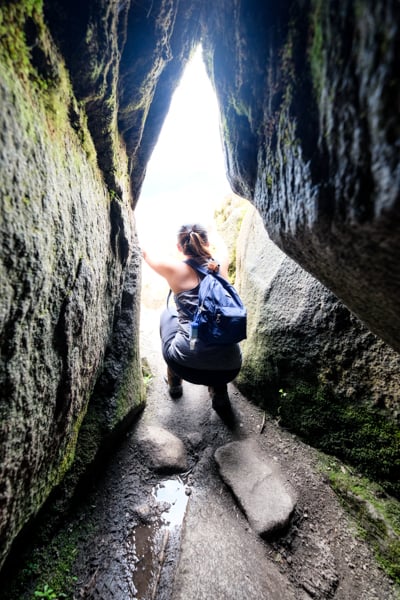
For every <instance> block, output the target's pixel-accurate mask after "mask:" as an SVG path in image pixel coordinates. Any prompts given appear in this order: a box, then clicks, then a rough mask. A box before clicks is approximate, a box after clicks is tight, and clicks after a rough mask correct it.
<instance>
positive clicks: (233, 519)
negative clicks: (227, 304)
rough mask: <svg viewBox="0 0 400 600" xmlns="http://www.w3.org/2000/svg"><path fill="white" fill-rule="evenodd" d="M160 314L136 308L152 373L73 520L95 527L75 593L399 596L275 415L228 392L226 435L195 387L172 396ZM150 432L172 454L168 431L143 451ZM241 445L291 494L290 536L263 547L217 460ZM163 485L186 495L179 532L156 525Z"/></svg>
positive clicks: (177, 597) (313, 456)
mask: <svg viewBox="0 0 400 600" xmlns="http://www.w3.org/2000/svg"><path fill="white" fill-rule="evenodd" d="M157 315H158V311H155V310H151V309H146V308H143V315H142V329H143V331H142V339H143V347H142V356H143V357H145V358H146V360H147V361H148V363H149V365H150V367H151V371H152V373H153V379H152V381H151V383H150V387H149V391H148V404H147V406H146V409H145V410H144V412H143V413H142V415H141V417H140V418H139V420H138V422H137V423H136V425H135V427H134V428H133V430H132V431H131V432H130V433H129V434H128V435H127V437H126V439H125V441H124V443H123V444H122V445H121V447H120V448H119V450H118V452H117V454H116V455H115V456H114V457H113V458H112V459H111V460H110V463H109V464H108V465H107V468H106V470H105V472H104V476H103V478H102V480H101V481H98V482H97V486H96V490H95V492H94V494H93V496H91V498H90V499H89V500H88V504H87V505H86V509H82V513H81V517H80V518H84V515H85V510H86V513H87V514H88V513H89V512H90V513H91V515H92V517H93V515H95V523H96V525H95V527H93V530H92V532H91V534H90V535H89V536H87V538H86V539H85V542H84V543H83V544H82V547H81V549H80V552H79V556H78V557H77V563H76V566H77V569H78V571H77V572H78V581H77V593H76V598H98V599H100V598H101V599H104V600H108V599H113V598H116V599H118V600H122V599H124V600H130V599H132V600H133V599H136V600H153V599H156V600H181V599H182V600H183V599H185V600H187V599H189V598H190V599H195V600H203V599H204V600H206V599H207V600H210V598H213V599H214V600H236V599H237V600H239V599H240V600H243V599H248V600H253V599H254V600H259V599H261V598H268V599H269V600H282V599H284V600H291V599H296V600H309V599H330V598H334V599H335V600H359V599H360V600H361V599H362V600H395V599H396V598H398V595H397V592H396V589H395V587H394V585H393V584H392V582H391V581H390V579H389V578H387V577H386V575H385V574H384V573H383V572H382V570H381V569H380V568H379V567H378V565H377V563H376V561H375V559H374V557H373V555H372V552H371V550H370V548H369V547H368V545H367V544H365V542H364V541H363V540H362V539H361V538H360V537H358V536H357V532H356V527H355V525H354V523H353V522H352V521H351V519H350V518H349V517H348V515H347V514H346V513H345V512H344V510H343V508H342V507H341V505H340V503H339V501H338V499H337V497H336V495H335V494H334V492H333V491H332V489H331V488H330V486H329V485H328V483H327V479H326V477H325V476H324V474H323V472H321V471H320V468H319V460H318V456H319V455H318V453H317V452H316V451H315V450H313V449H312V448H310V447H308V446H306V445H305V444H303V443H302V442H301V441H300V440H298V439H297V438H296V437H295V436H293V435H291V434H290V433H288V432H286V431H284V430H282V429H281V428H280V427H279V426H278V424H277V423H275V422H274V421H272V420H269V419H267V420H266V421H265V423H264V426H263V421H264V414H263V412H262V411H260V410H259V409H257V408H256V407H254V406H253V405H251V404H250V403H249V402H248V401H247V400H246V399H245V398H244V397H243V396H242V395H241V394H240V393H239V392H238V391H237V390H236V388H235V387H234V386H233V385H231V386H230V390H229V391H230V397H231V400H232V405H233V408H234V412H235V415H236V427H235V428H234V429H229V428H228V427H226V426H225V425H224V423H223V422H222V421H221V419H220V418H219V417H218V415H217V414H216V413H215V412H214V411H213V410H212V408H211V402H210V399H209V397H208V392H207V389H206V388H204V387H201V386H194V385H191V384H187V383H184V386H183V388H184V393H183V396H182V398H180V399H178V400H171V398H170V397H169V395H168V390H167V386H166V384H165V381H164V374H165V373H164V371H165V368H164V365H163V363H162V360H161V356H160V350H159V339H158V316H157ZM154 427H156V428H162V430H163V431H164V430H166V432H169V434H173V436H175V438H177V439H178V447H180V449H179V448H178V449H176V448H175V449H172V446H173V445H174V443H173V442H171V439H170V438H168V435H167V436H166V443H165V444H163V443H162V442H161V441H160V444H156V448H154V447H152V446H151V444H150V446H149V443H148V432H149V431H152V432H153V433H154V431H157V430H154V429H152V428H154ZM261 429H262V432H261ZM146 440H147V441H146ZM179 440H180V441H179ZM248 440H252V442H251V443H252V444H256V446H257V448H258V449H259V451H260V452H262V453H263V454H264V456H265V457H267V458H268V460H269V461H272V462H273V463H275V464H276V465H277V468H278V470H279V473H280V476H281V477H282V478H283V479H284V480H286V481H287V483H288V485H289V486H290V488H291V489H293V490H295V492H296V499H297V502H296V507H295V510H294V513H293V515H292V518H291V521H290V526H289V529H287V530H286V531H285V532H284V533H283V534H281V535H280V536H276V537H275V539H274V540H272V541H271V540H270V541H265V540H264V539H263V538H262V537H260V535H258V534H257V533H256V532H255V531H254V529H252V527H251V526H250V524H249V521H248V520H247V519H246V517H245V515H244V512H243V511H242V510H241V508H240V507H239V505H238V503H237V501H236V499H235V497H234V495H233V494H232V491H231V489H230V487H228V486H227V485H226V483H224V481H223V479H222V477H221V474H220V472H219V469H218V467H217V462H216V460H215V452H216V450H217V449H218V448H221V447H223V446H225V445H226V444H228V443H229V442H232V441H248ZM171 443H172V446H171ZM181 443H183V445H181ZM163 448H164V449H163ZM175 451H176V452H175ZM165 453H166V454H167V455H168V456H166V454H165ZM182 453H183V458H182ZM182 460H183V462H181V463H179V461H182ZM165 461H167V462H165ZM168 461H170V462H168ZM176 461H177V462H178V463H179V465H180V466H178V467H177V468H178V470H180V474H173V473H171V472H170V473H169V474H168V473H165V472H164V473H163V474H162V473H160V472H159V469H161V468H162V469H164V471H165V469H167V470H169V471H174V464H175V462H176ZM182 469H185V471H184V472H182ZM163 481H166V482H167V483H166V485H167V486H168V485H170V483H171V481H172V482H174V481H175V482H176V484H177V486H178V485H179V486H180V487H181V493H182V490H183V495H184V497H185V502H184V505H185V503H186V500H187V505H186V508H185V506H183V508H181V512H182V514H181V515H180V517H178V521H180V519H183V524H182V526H181V525H180V523H179V522H178V524H175V525H174V526H173V527H168V526H166V524H165V521H164V520H163V511H165V510H166V508H169V507H170V504H168V502H167V503H166V502H165V501H162V500H161V501H160V500H158V499H157V498H156V495H155V494H154V489H155V488H157V485H158V486H160V482H161V488H162V486H163V483H162V482H163ZM171 501H172V502H174V503H175V504H179V502H181V500H179V501H178V500H177V499H176V498H174V499H171ZM164 514H165V512H164ZM167 514H168V513H167ZM82 515H83V516H82ZM164 518H167V519H168V517H164Z"/></svg>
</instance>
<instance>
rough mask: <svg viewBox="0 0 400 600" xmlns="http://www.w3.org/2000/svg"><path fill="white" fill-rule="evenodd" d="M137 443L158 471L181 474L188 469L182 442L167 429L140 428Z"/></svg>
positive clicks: (156, 427) (154, 426) (154, 427)
mask: <svg viewBox="0 0 400 600" xmlns="http://www.w3.org/2000/svg"><path fill="white" fill-rule="evenodd" d="M137 441H138V443H139V445H140V447H141V449H142V452H143V453H144V454H145V455H146V457H147V458H148V460H149V462H150V464H151V466H152V467H153V469H155V470H156V471H161V472H169V473H175V472H178V473H179V472H182V471H186V470H187V469H188V462H187V454H186V450H185V446H184V444H183V442H182V440H180V439H179V438H177V437H176V435H174V434H173V433H171V432H170V431H168V430H167V429H164V428H163V427H158V426H156V425H149V426H146V427H143V428H139V430H138V432H137Z"/></svg>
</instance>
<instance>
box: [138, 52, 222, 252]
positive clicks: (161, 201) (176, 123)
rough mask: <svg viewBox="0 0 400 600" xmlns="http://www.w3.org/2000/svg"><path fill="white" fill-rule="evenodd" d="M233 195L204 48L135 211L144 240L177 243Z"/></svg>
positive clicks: (188, 73) (177, 100)
mask: <svg viewBox="0 0 400 600" xmlns="http://www.w3.org/2000/svg"><path fill="white" fill-rule="evenodd" d="M229 193H231V190H230V187H229V184H228V181H227V179H226V176H225V166H224V160H223V155H222V146H221V140H220V134H219V113H218V104H217V99H216V96H215V93H214V91H213V89H212V87H211V83H210V81H209V79H208V76H207V74H206V71H205V67H204V64H203V60H202V57H201V49H200V48H199V49H198V51H197V52H196V54H195V55H194V57H193V59H192V61H191V62H190V63H189V65H188V66H187V67H186V70H185V72H184V74H183V77H182V80H181V83H180V85H179V87H178V88H177V90H176V92H175V94H174V96H173V98H172V102H171V108H170V110H169V113H168V115H167V117H166V120H165V122H164V126H163V129H162V131H161V133H160V137H159V140H158V142H157V145H156V147H155V149H154V151H153V154H152V157H151V160H150V162H149V164H148V166H147V172H146V178H145V181H144V184H143V188H142V192H141V194H140V198H139V202H138V205H137V208H136V211H135V214H136V219H137V227H138V232H139V239H140V240H141V241H142V242H143V243H144V244H145V245H146V247H148V248H149V250H150V248H154V247H159V246H160V245H162V241H163V239H165V240H168V243H171V244H172V245H175V243H176V232H177V230H178V228H179V227H180V225H182V224H183V223H185V222H190V221H197V222H200V223H204V224H205V225H206V226H207V224H208V223H210V222H211V221H212V216H213V213H214V210H215V208H216V207H217V206H218V205H219V204H220V203H221V202H222V201H223V199H224V197H225V196H226V195H227V194H229Z"/></svg>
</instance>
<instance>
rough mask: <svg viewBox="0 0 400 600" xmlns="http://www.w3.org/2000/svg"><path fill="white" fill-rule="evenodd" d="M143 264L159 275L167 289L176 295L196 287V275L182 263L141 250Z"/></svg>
mask: <svg viewBox="0 0 400 600" xmlns="http://www.w3.org/2000/svg"><path fill="white" fill-rule="evenodd" d="M142 256H143V259H144V260H145V262H146V263H147V264H148V265H149V267H151V268H152V269H153V271H155V272H156V273H158V274H159V275H161V276H162V277H164V279H166V280H167V282H168V285H169V287H170V288H171V289H172V291H173V292H174V293H175V294H176V293H178V292H181V291H182V290H187V289H191V288H192V287H195V286H196V285H197V282H198V279H197V275H196V274H195V273H194V272H193V270H192V269H191V268H190V267H189V266H188V265H186V264H185V263H184V262H183V261H181V260H177V259H174V258H170V257H162V256H161V255H158V256H157V255H156V254H153V253H150V252H148V251H147V250H144V249H143V248H142Z"/></svg>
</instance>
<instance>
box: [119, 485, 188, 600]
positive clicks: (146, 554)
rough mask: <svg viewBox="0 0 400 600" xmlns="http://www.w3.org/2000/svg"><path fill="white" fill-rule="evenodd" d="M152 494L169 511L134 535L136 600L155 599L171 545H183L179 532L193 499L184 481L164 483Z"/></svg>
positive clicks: (132, 539)
mask: <svg viewBox="0 0 400 600" xmlns="http://www.w3.org/2000/svg"><path fill="white" fill-rule="evenodd" d="M152 494H153V496H154V498H155V499H156V500H157V502H158V503H160V504H165V506H166V508H165V510H164V511H163V512H162V513H161V515H160V517H159V518H157V519H155V520H154V521H153V522H151V523H149V524H142V525H138V526H137V527H135V530H134V532H133V535H132V538H131V542H132V545H133V555H134V563H135V564H134V573H133V584H134V586H135V590H136V593H135V600H152V599H153V598H155V595H156V592H157V587H158V584H159V582H160V578H161V573H162V569H163V566H164V563H165V562H166V556H167V552H168V551H170V552H171V548H170V546H171V545H173V546H176V545H177V544H178V543H179V529H180V526H181V525H182V522H183V518H184V516H185V512H186V506H187V502H188V499H189V498H188V496H187V495H186V493H185V485H184V483H183V482H182V480H181V479H167V480H165V481H161V482H160V483H159V484H157V485H156V486H155V488H153V491H152ZM172 554H173V552H172ZM168 562H169V561H168Z"/></svg>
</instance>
